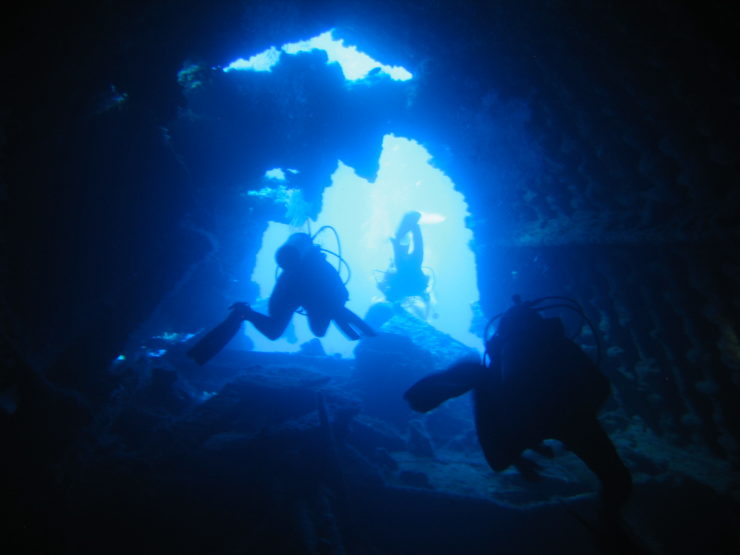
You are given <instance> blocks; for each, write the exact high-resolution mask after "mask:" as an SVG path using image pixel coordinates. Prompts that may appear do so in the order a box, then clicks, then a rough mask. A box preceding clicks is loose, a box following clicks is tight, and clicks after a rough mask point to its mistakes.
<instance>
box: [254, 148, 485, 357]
mask: <svg viewBox="0 0 740 555" xmlns="http://www.w3.org/2000/svg"><path fill="white" fill-rule="evenodd" d="M430 160H431V155H430V154H429V152H428V151H427V150H426V149H425V148H424V147H422V146H421V145H419V144H418V143H417V142H415V141H413V140H411V139H406V138H403V137H396V136H394V135H386V136H385V138H384V140H383V151H382V154H381V156H380V163H379V168H380V169H379V171H378V175H377V178H376V179H375V180H374V181H372V182H370V181H368V180H366V179H363V178H361V177H359V176H358V175H357V174H356V173H355V172H354V170H353V169H352V168H351V167H349V166H347V165H345V164H343V163H342V162H341V161H340V162H339V163H338V166H337V170H336V171H335V172H334V174H333V176H332V185H331V186H330V187H328V188H327V189H325V190H324V193H323V202H322V210H321V213H320V214H319V215H318V218H316V220H308V221H306V222H305V223H303V225H301V226H299V227H293V226H291V225H289V224H284V223H278V222H271V223H270V225H269V227H268V228H267V230H266V231H265V234H264V236H263V240H262V247H261V250H260V252H259V254H258V255H257V262H256V265H255V268H254V272H253V274H252V280H253V281H254V282H256V283H257V284H258V285H259V288H260V293H259V296H260V301H259V302H258V305H260V306H261V307H263V310H264V309H265V308H264V307H265V305H266V302H267V297H269V295H270V291H271V290H272V287H273V285H274V283H275V276H276V272H275V268H276V264H275V259H274V253H275V251H276V250H277V248H278V247H279V246H280V245H281V244H282V243H283V242H284V241H285V240H286V239H287V238H288V236H289V235H290V234H291V233H293V232H295V231H299V230H305V231H308V230H310V229H311V228H312V229H313V230H314V231H315V230H317V229H319V228H321V227H322V226H333V227H334V228H335V229H336V231H337V232H338V237H339V239H340V241H341V247H342V253H343V254H342V256H343V258H344V259H345V260H346V262H347V264H348V265H349V267H350V268H351V272H352V273H351V276H347V277H350V279H349V282H348V283H347V288H348V290H349V294H350V301H349V303H348V304H347V306H348V307H349V308H350V309H351V310H353V311H354V312H356V313H357V314H359V315H360V316H364V315H365V314H366V313H367V311H368V309H369V308H370V306H371V305H372V304H373V303H377V302H383V301H384V298H383V296H382V294H381V292H380V291H379V289H378V287H377V285H378V283H377V282H378V280H381V279H382V277H383V273H384V272H385V271H386V270H387V268H388V267H389V263H390V260H391V258H392V248H391V243H390V241H389V238H390V237H391V236H393V234H394V233H395V230H396V227H397V225H398V222H399V221H400V219H401V217H402V216H403V214H404V213H406V212H407V211H410V210H417V211H419V212H421V213H422V218H421V221H420V227H421V230H422V235H423V236H424V262H423V268H424V271H425V273H426V274H427V275H428V276H429V277H430V281H431V286H430V289H431V293H432V298H433V300H432V302H431V307H430V308H431V310H430V313H429V317H428V321H429V323H430V324H431V325H433V326H434V327H435V328H437V329H438V330H440V331H442V332H444V333H447V334H449V335H451V336H452V337H454V338H455V339H456V340H458V341H460V342H462V343H464V344H466V345H468V346H470V347H473V348H479V346H480V344H481V340H480V338H479V337H478V336H477V335H474V334H473V333H471V331H470V326H471V322H472V320H473V311H474V305H475V303H476V302H477V301H478V297H479V295H478V287H477V282H476V266H475V258H474V254H473V252H472V250H471V248H470V243H471V241H472V240H473V234H472V232H471V231H470V230H469V229H468V228H467V227H466V225H465V219H466V217H467V216H468V210H467V209H468V207H467V204H466V202H465V199H464V197H463V195H462V194H460V193H459V192H457V191H456V190H455V187H454V184H453V183H452V181H451V180H450V179H449V178H448V177H447V176H446V175H445V174H444V173H443V172H442V171H440V170H439V169H437V168H435V167H433V166H432V165H431V164H430ZM272 171H273V175H276V176H279V177H280V176H282V177H283V178H284V177H285V173H277V172H274V170H272ZM278 186H279V185H278ZM298 202H300V201H298ZM286 204H287V206H286V210H287V211H290V210H291V206H290V204H291V203H290V202H286ZM295 223H298V222H295ZM317 239H318V242H319V243H320V244H321V245H322V246H323V247H325V248H327V249H330V250H336V244H335V238H334V236H333V235H331V234H327V235H324V236H322V237H318V238H317ZM330 258H331V257H330ZM343 274H344V276H346V272H343ZM246 333H247V334H248V336H249V337H250V338H251V339H252V341H253V342H254V345H255V348H256V349H257V350H264V351H295V350H297V349H298V348H299V346H300V345H301V344H302V343H304V342H306V341H308V340H309V339H311V337H312V335H311V333H310V331H309V330H308V326H307V322H306V318H305V317H302V316H296V317H295V318H294V319H293V326H292V328H291V329H290V330H289V333H287V334H286V335H285V336H284V337H283V338H281V339H279V340H278V341H269V340H267V339H265V338H264V337H262V336H261V335H260V334H259V333H258V332H257V331H256V330H254V328H252V327H251V326H248V327H247V331H246ZM322 344H323V347H324V350H325V351H326V352H327V353H328V354H341V355H342V356H351V354H352V350H353V349H354V346H355V345H354V344H353V343H352V342H350V341H348V340H346V339H345V338H344V337H343V336H342V335H341V334H340V333H339V332H338V331H337V330H336V329H335V328H333V327H332V328H330V331H329V332H328V333H327V336H326V337H325V338H324V339H322Z"/></svg>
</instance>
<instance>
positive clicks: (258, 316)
mask: <svg viewBox="0 0 740 555" xmlns="http://www.w3.org/2000/svg"><path fill="white" fill-rule="evenodd" d="M292 317H293V313H292V312H287V313H280V314H278V315H277V316H274V315H270V316H266V315H264V314H262V313H260V312H257V311H255V310H251V309H250V310H249V312H248V313H247V314H246V315H245V317H244V319H245V320H246V321H248V322H252V325H253V326H254V327H255V328H257V331H259V332H260V333H261V334H262V335H264V336H265V337H267V338H268V339H270V340H272V341H275V340H276V339H278V338H279V337H280V336H281V335H283V332H284V331H285V328H287V327H288V324H289V323H290V319H291V318H292Z"/></svg>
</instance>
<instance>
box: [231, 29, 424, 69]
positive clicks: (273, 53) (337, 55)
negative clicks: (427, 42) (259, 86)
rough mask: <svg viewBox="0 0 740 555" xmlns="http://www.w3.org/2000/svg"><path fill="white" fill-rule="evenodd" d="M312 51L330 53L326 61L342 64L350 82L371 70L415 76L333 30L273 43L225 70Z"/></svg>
mask: <svg viewBox="0 0 740 555" xmlns="http://www.w3.org/2000/svg"><path fill="white" fill-rule="evenodd" d="M311 50H323V51H324V52H326V55H327V56H328V61H327V63H330V64H333V63H336V64H339V67H341V68H342V73H343V75H344V78H345V79H346V80H348V81H358V80H360V79H364V78H365V77H367V76H368V74H369V73H370V72H371V71H377V72H378V73H384V74H386V75H388V76H389V77H390V78H391V79H393V80H394V81H408V80H410V79H411V78H413V75H412V74H411V73H410V72H409V71H408V70H406V69H405V68H403V67H401V66H389V65H385V64H381V63H380V62H378V61H376V60H373V59H372V58H371V57H370V56H368V55H367V54H365V53H363V52H360V51H359V50H357V47H356V46H345V44H344V41H343V40H341V39H335V38H334V36H333V32H332V31H326V32H325V33H322V34H320V35H318V36H316V37H313V38H311V39H308V40H302V41H298V42H292V43H288V44H284V45H283V46H282V47H281V49H280V50H278V49H277V48H275V47H274V46H271V47H270V48H269V49H267V50H265V51H264V52H261V53H260V54H255V55H254V56H252V57H251V58H249V59H248V60H244V59H243V58H239V59H238V60H236V61H234V62H231V63H230V64H229V65H228V66H226V68H225V69H224V71H227V72H228V71H233V70H251V71H271V70H272V68H273V67H274V66H275V65H276V64H277V63H278V62H279V61H280V57H281V54H282V53H283V52H284V53H285V54H291V55H294V54H299V53H301V52H310V51H311Z"/></svg>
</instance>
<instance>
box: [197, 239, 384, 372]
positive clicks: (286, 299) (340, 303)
mask: <svg viewBox="0 0 740 555" xmlns="http://www.w3.org/2000/svg"><path fill="white" fill-rule="evenodd" d="M323 229H324V228H322V229H320V230H319V231H318V232H317V233H316V235H318V233H320V232H321V231H322V230H323ZM332 229H333V228H332ZM316 235H314V237H316ZM275 260H276V261H277V263H278V266H279V267H280V268H281V269H282V272H281V273H280V275H279V276H278V278H277V283H276V284H275V288H274V289H273V291H272V294H271V295H270V300H269V303H268V314H267V315H265V314H262V313H260V312H257V311H255V310H253V309H252V308H251V307H250V306H249V305H248V304H247V303H234V304H233V305H232V306H231V307H230V310H231V313H230V314H229V316H228V317H227V318H226V320H224V321H223V322H222V323H221V324H219V325H218V326H217V327H216V328H214V329H213V330H212V331H211V332H210V333H209V334H207V335H206V336H205V337H204V338H203V339H202V340H201V341H199V342H198V343H197V344H196V345H195V346H194V347H193V348H192V349H190V351H188V356H190V357H191V358H192V359H194V360H195V361H196V362H197V363H198V364H201V365H202V364H205V363H206V362H208V361H209V360H210V359H211V358H213V356H215V355H216V353H218V352H219V351H220V350H221V349H223V347H224V346H225V345H226V344H227V343H228V342H229V341H230V340H231V338H233V337H234V335H235V334H236V332H237V331H238V330H239V328H240V327H241V323H242V322H243V321H247V322H251V323H252V324H253V325H254V327H255V328H257V330H258V331H259V332H260V333H262V334H263V335H264V336H265V337H267V338H268V339H271V340H273V341H274V340H275V339H278V338H279V337H280V336H281V335H282V334H283V332H284V331H285V329H286V328H287V327H288V324H289V323H290V321H291V319H292V318H293V314H294V313H295V312H296V311H298V310H299V309H300V308H303V310H304V311H305V314H306V316H307V317H308V325H309V327H310V329H311V332H312V333H313V334H314V335H316V336H318V337H323V336H324V335H325V334H326V331H327V329H328V327H329V323H330V322H332V321H334V323H335V324H336V326H337V327H338V328H339V330H340V331H341V332H342V333H343V334H344V335H345V336H346V337H347V338H348V339H351V340H357V339H359V338H360V335H365V336H374V335H375V332H374V331H373V329H372V328H371V327H370V326H369V325H368V324H366V323H365V322H364V321H363V320H362V319H361V318H360V317H359V316H357V314H355V313H354V312H352V311H351V310H349V309H348V308H347V307H346V306H344V305H345V303H346V302H347V300H348V299H349V293H348V292H347V288H346V287H345V284H344V283H343V282H342V279H341V277H340V275H339V272H338V271H337V269H336V268H334V267H333V266H332V265H331V264H329V262H328V261H327V260H326V255H325V254H324V252H323V250H322V249H321V248H320V247H319V246H317V245H315V244H314V242H313V238H312V237H311V236H310V235H308V234H307V233H294V234H293V235H291V236H290V237H289V238H288V240H287V241H286V242H285V244H284V245H282V246H281V247H280V248H279V249H278V250H277V252H276V253H275ZM340 260H341V256H340Z"/></svg>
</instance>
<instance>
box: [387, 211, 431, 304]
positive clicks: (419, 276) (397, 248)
mask: <svg viewBox="0 0 740 555" xmlns="http://www.w3.org/2000/svg"><path fill="white" fill-rule="evenodd" d="M420 219H421V214H420V213H419V212H416V211H410V212H406V214H404V215H403V217H402V218H401V222H400V223H399V224H398V229H397V230H396V235H395V236H394V237H391V244H392V245H393V263H392V266H391V268H390V269H389V270H388V271H386V272H385V274H384V276H383V279H382V280H381V281H380V282H378V289H380V291H381V292H382V293H383V295H384V296H385V298H386V299H387V300H388V301H389V302H391V303H401V302H403V301H405V300H407V299H410V298H414V297H415V298H417V299H420V300H421V301H422V303H423V304H424V309H423V313H424V314H423V316H424V317H425V318H426V316H427V315H428V312H429V305H430V302H431V296H430V293H429V290H428V286H429V276H427V275H426V274H425V273H424V272H423V271H422V266H421V265H422V262H423V260H424V239H423V237H422V235H421V229H420V227H419V220H420ZM409 235H410V241H409Z"/></svg>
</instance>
